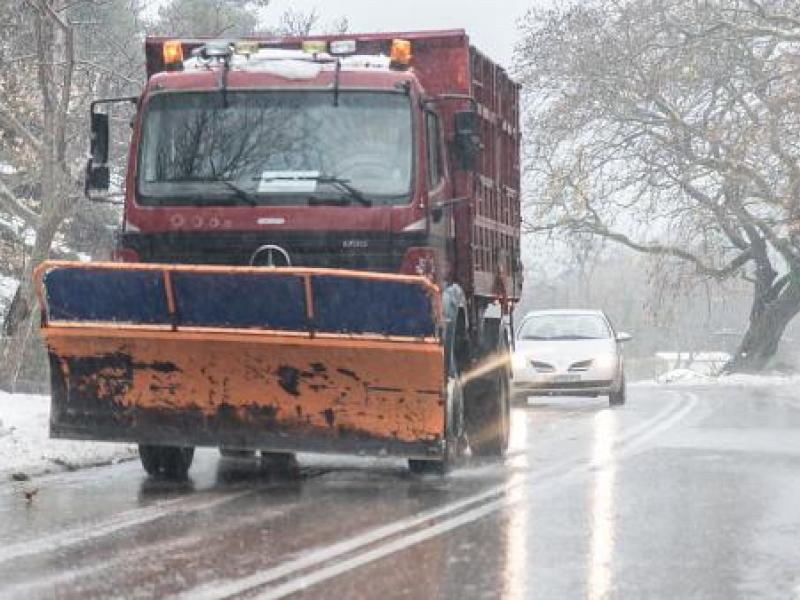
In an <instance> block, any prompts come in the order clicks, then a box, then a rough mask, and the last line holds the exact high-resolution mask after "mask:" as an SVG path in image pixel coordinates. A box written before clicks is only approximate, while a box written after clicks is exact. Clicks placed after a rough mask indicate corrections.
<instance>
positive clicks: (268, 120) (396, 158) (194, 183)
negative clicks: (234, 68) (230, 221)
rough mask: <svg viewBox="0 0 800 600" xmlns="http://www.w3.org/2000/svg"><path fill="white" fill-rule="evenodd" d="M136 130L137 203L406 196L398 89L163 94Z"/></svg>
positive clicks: (402, 199)
mask: <svg viewBox="0 0 800 600" xmlns="http://www.w3.org/2000/svg"><path fill="white" fill-rule="evenodd" d="M142 135H143V137H142V143H141V149H140V154H139V166H138V181H137V183H138V201H139V203H140V204H144V205H149V206H154V205H185V204H192V205H194V204H209V205H215V204H221V205H230V204H250V205H255V204H259V205H298V204H299V205H319V204H325V203H326V202H330V203H335V204H350V203H351V202H353V200H354V199H359V196H361V198H360V199H361V203H360V204H362V205H365V206H369V205H374V204H407V203H408V202H409V198H410V190H411V173H412V143H411V140H412V128H411V106H410V102H409V99H408V97H407V96H405V95H402V94H394V93H379V92H344V91H343V92H342V93H341V95H340V97H339V106H338V107H337V106H334V104H333V100H332V95H331V94H330V93H328V92H316V91H315V92H307V91H306V92H285V91H281V92H262V91H259V92H231V91H228V93H227V94H225V95H224V96H223V94H222V93H221V92H219V91H213V92H175V93H164V94H159V95H156V96H153V97H152V98H151V99H150V101H149V103H148V107H147V112H146V114H145V118H144V127H143V134H142ZM342 184H344V185H346V186H347V188H349V189H350V192H348V191H347V188H345V187H344V185H342ZM353 190H355V193H353ZM365 199H366V201H365Z"/></svg>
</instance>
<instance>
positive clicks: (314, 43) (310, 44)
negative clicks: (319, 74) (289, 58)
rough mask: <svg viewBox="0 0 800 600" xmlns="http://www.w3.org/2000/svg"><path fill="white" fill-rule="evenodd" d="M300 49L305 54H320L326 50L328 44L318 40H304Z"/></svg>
mask: <svg viewBox="0 0 800 600" xmlns="http://www.w3.org/2000/svg"><path fill="white" fill-rule="evenodd" d="M302 47H303V52H305V53H306V54H322V53H324V52H326V51H327V50H328V44H326V43H325V42H324V41H318V40H306V41H305V42H303V46H302Z"/></svg>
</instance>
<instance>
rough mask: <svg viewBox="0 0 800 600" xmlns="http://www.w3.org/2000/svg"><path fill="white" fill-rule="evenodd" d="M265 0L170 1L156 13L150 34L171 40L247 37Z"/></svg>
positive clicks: (254, 25)
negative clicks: (172, 36)
mask: <svg viewBox="0 0 800 600" xmlns="http://www.w3.org/2000/svg"><path fill="white" fill-rule="evenodd" d="M268 4H269V0H255V1H253V0H170V2H168V3H167V4H165V5H164V6H162V7H161V8H160V9H159V11H158V21H157V22H156V23H155V24H153V26H152V29H153V32H154V33H159V34H162V35H174V36H183V37H190V36H210V37H223V36H225V37H229V36H239V35H251V34H252V33H253V32H254V31H255V30H256V29H257V28H258V24H259V15H258V10H259V9H261V8H265V7H266V6H267V5H268Z"/></svg>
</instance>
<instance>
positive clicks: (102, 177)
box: [84, 112, 111, 198]
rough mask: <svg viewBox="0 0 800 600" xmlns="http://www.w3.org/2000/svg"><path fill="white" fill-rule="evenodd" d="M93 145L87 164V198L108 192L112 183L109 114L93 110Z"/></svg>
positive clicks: (85, 189)
mask: <svg viewBox="0 0 800 600" xmlns="http://www.w3.org/2000/svg"><path fill="white" fill-rule="evenodd" d="M91 132H92V139H91V146H90V154H91V156H90V157H89V162H88V163H87V164H86V183H85V187H84V193H85V194H86V197H87V198H91V197H93V196H96V195H97V193H98V192H100V193H101V194H102V193H104V192H107V191H108V189H109V187H110V184H111V176H110V171H109V168H108V145H109V138H110V135H109V121H108V115H107V114H104V113H96V112H92V123H91Z"/></svg>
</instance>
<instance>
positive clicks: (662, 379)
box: [633, 369, 800, 387]
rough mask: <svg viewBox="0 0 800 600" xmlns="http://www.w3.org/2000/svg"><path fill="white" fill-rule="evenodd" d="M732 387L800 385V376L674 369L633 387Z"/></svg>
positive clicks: (637, 383)
mask: <svg viewBox="0 0 800 600" xmlns="http://www.w3.org/2000/svg"><path fill="white" fill-rule="evenodd" d="M709 384H711V385H731V386H738V387H770V386H786V385H798V384H800V375H787V374H785V373H761V374H758V375H751V374H746V373H733V374H730V375H717V376H711V375H705V374H703V373H698V372H697V371H693V370H692V369H673V370H672V371H667V372H666V373H662V374H661V375H659V376H658V377H656V378H655V380H649V381H640V382H636V383H635V384H633V385H643V386H647V385H670V386H678V385H709Z"/></svg>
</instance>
